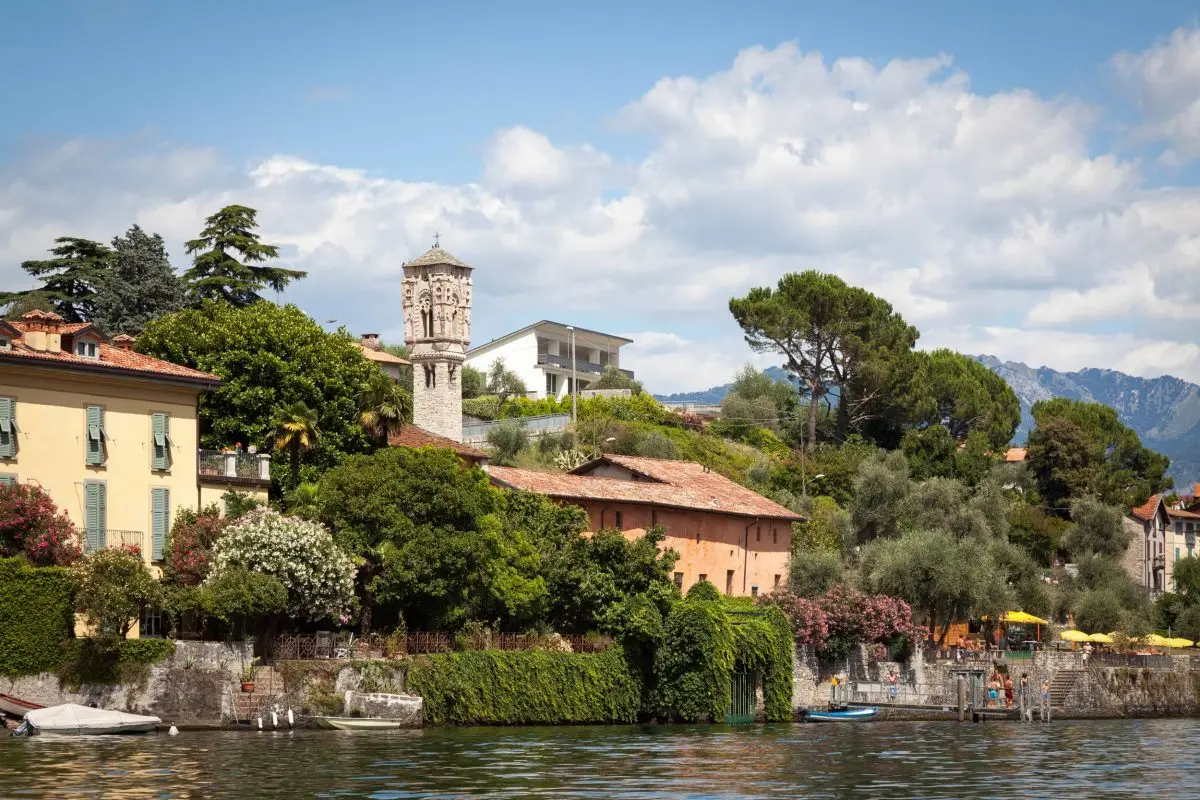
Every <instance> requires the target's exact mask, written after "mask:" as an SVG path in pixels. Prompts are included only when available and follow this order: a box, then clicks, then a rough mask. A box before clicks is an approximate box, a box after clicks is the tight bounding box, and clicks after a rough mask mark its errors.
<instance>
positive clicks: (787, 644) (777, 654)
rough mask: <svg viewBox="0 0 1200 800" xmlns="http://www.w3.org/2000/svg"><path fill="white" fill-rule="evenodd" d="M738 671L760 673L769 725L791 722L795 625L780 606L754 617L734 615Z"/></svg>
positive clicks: (734, 646) (772, 607)
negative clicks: (792, 624)
mask: <svg viewBox="0 0 1200 800" xmlns="http://www.w3.org/2000/svg"><path fill="white" fill-rule="evenodd" d="M732 619H733V623H734V625H733V650H734V662H735V665H736V666H735V669H739V670H746V671H748V672H757V673H759V674H760V675H762V680H763V713H764V715H765V716H766V718H767V721H768V722H788V721H789V720H791V719H792V626H791V624H790V623H789V622H788V618H787V615H786V614H784V613H783V612H782V611H781V610H780V609H779V608H778V607H777V606H766V607H765V608H763V609H761V610H760V612H759V613H756V614H755V615H754V616H744V615H741V614H738V615H733V617H732Z"/></svg>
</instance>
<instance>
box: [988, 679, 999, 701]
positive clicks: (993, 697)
mask: <svg viewBox="0 0 1200 800" xmlns="http://www.w3.org/2000/svg"><path fill="white" fill-rule="evenodd" d="M999 703H1000V681H998V680H996V676H995V675H993V676H992V679H991V680H990V681H988V699H987V707H988V708H996V706H997V705H998V704H999Z"/></svg>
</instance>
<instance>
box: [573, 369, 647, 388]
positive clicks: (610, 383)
mask: <svg viewBox="0 0 1200 800" xmlns="http://www.w3.org/2000/svg"><path fill="white" fill-rule="evenodd" d="M587 388H589V389H628V390H629V391H630V392H632V393H633V394H641V393H642V383H641V381H635V380H634V379H633V378H631V377H629V376H628V375H626V374H625V373H624V372H622V371H621V370H620V369H619V368H617V367H614V366H612V365H611V364H610V365H609V366H607V367H605V368H604V372H602V373H601V374H600V377H599V378H597V379H596V380H594V381H592V382H591V384H589V385H588V387H587Z"/></svg>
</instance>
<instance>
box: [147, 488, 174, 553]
mask: <svg viewBox="0 0 1200 800" xmlns="http://www.w3.org/2000/svg"><path fill="white" fill-rule="evenodd" d="M170 517H171V490H170V489H151V490H150V546H151V549H152V553H151V560H153V561H162V557H163V549H164V548H165V546H166V543H167V528H168V527H169V526H170V522H171V519H170Z"/></svg>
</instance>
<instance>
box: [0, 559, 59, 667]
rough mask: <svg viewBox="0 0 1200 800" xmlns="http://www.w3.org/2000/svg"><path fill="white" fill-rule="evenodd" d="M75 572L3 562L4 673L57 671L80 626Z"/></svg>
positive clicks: (0, 624) (0, 654) (0, 643)
mask: <svg viewBox="0 0 1200 800" xmlns="http://www.w3.org/2000/svg"><path fill="white" fill-rule="evenodd" d="M71 586H72V584H71V576H70V572H68V571H67V570H66V569H63V568H62V567H30V566H29V565H28V564H27V563H26V562H25V560H24V559H22V558H0V674H3V675H29V674H33V673H37V672H48V671H52V670H54V668H55V667H56V666H57V665H58V662H59V658H60V655H61V653H60V648H61V646H62V644H63V642H65V641H66V640H67V639H69V638H70V637H71V632H72V629H73V627H74V624H75V616H74V601H73V598H72V588H71Z"/></svg>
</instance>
